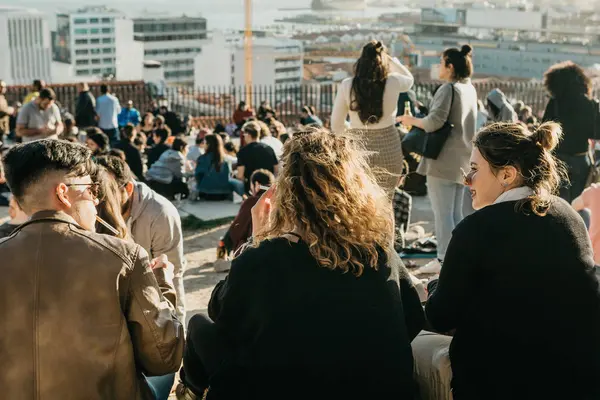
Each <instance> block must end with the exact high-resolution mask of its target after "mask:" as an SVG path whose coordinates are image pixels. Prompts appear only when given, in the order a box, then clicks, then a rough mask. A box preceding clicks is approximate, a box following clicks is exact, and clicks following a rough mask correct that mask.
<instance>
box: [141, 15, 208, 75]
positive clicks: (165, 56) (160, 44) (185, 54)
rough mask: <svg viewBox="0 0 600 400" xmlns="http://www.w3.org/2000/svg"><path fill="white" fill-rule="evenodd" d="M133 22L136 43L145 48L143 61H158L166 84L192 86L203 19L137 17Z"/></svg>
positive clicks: (201, 37)
mask: <svg viewBox="0 0 600 400" xmlns="http://www.w3.org/2000/svg"><path fill="white" fill-rule="evenodd" d="M133 23H134V26H133V31H134V37H135V40H136V41H139V42H141V43H143V46H144V60H146V61H159V62H160V63H161V64H162V67H163V68H164V71H165V80H166V82H167V83H170V84H188V85H189V84H193V83H194V57H195V56H196V55H197V54H198V53H200V51H201V43H202V42H203V41H204V40H205V39H206V19H205V18H200V17H186V16H182V17H177V18H169V17H166V18H137V19H134V21H133Z"/></svg>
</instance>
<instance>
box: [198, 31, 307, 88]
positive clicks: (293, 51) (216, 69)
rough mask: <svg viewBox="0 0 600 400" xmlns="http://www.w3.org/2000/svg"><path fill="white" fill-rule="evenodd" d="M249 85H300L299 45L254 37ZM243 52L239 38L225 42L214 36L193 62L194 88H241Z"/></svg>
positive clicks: (301, 59) (301, 56) (219, 35)
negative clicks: (250, 81) (230, 86)
mask: <svg viewBox="0 0 600 400" xmlns="http://www.w3.org/2000/svg"><path fill="white" fill-rule="evenodd" d="M252 59H253V61H252V66H253V68H252V81H253V84H255V85H300V84H301V83H302V77H303V65H304V48H303V46H302V42H300V41H298V40H293V39H287V38H279V37H254V38H253V43H252ZM245 64H246V63H245V52H244V42H243V37H242V36H239V35H238V36H237V37H236V38H235V39H234V40H228V39H227V38H226V37H225V35H224V34H222V33H220V32H215V33H214V34H213V37H212V40H211V41H210V42H208V43H207V44H205V45H203V46H202V52H201V53H200V54H198V55H197V56H196V58H195V61H194V85H195V87H196V88H198V87H202V86H229V85H235V86H237V85H244V84H245Z"/></svg>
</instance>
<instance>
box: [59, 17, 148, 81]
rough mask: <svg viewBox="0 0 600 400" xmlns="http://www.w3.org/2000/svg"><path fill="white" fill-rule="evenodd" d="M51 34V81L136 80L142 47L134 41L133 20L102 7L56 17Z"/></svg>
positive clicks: (141, 58) (141, 72)
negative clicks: (53, 63)
mask: <svg viewBox="0 0 600 400" xmlns="http://www.w3.org/2000/svg"><path fill="white" fill-rule="evenodd" d="M56 19H57V24H56V26H57V30H56V32H53V59H54V61H55V63H59V64H62V65H56V66H54V68H53V73H54V75H55V76H54V81H61V82H73V81H91V80H100V79H103V78H105V77H110V76H114V77H115V78H116V79H118V80H139V79H142V75H143V48H142V46H141V44H140V43H137V42H135V41H134V40H133V21H132V20H130V19H128V18H126V17H125V16H124V15H123V14H122V13H121V12H119V11H117V10H113V9H108V8H105V7H87V8H82V9H79V10H77V11H75V12H72V13H66V14H64V13H63V14H57V15H56Z"/></svg>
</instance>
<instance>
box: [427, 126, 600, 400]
mask: <svg viewBox="0 0 600 400" xmlns="http://www.w3.org/2000/svg"><path fill="white" fill-rule="evenodd" d="M561 135H562V132H561V129H560V126H559V125H558V124H554V123H545V124H543V125H541V126H540V127H539V128H538V129H537V130H536V131H534V132H529V131H528V130H527V129H526V128H524V127H523V126H521V125H519V124H513V123H497V124H492V125H489V126H487V127H485V128H484V129H483V130H481V131H480V132H479V134H478V135H477V136H476V138H475V140H474V143H473V151H472V154H471V159H470V165H471V167H470V171H469V172H468V173H466V174H465V176H464V178H465V184H466V185H468V187H469V190H470V193H471V198H472V201H473V208H475V209H476V210H478V211H477V212H475V213H474V214H472V215H470V216H469V217H467V218H466V219H465V220H464V221H463V222H461V223H460V224H459V225H458V226H457V227H456V229H455V230H454V232H453V235H452V239H451V241H450V245H449V247H448V252H447V255H446V259H445V262H444V268H442V271H441V274H440V278H439V281H433V282H431V283H430V285H429V293H430V298H429V300H428V301H427V305H426V307H425V311H426V315H427V318H428V320H429V322H430V324H431V326H432V327H433V328H434V329H436V330H437V331H439V332H450V331H452V332H454V336H453V339H452V345H451V346H450V360H451V364H452V372H453V378H452V389H453V391H452V394H453V398H454V399H455V400H463V399H469V400H470V399H492V400H494V399H498V400H500V399H515V398H520V399H521V398H522V399H598V398H600V386H598V385H597V377H598V375H599V374H600V293H599V291H598V281H597V279H596V277H595V274H594V272H595V268H594V261H593V258H592V255H593V254H592V249H591V245H590V240H589V238H588V235H587V231H586V228H585V226H584V224H583V220H582V219H581V217H580V216H579V215H578V214H577V213H576V212H575V211H574V210H573V209H571V207H570V206H569V204H567V203H566V202H565V201H563V200H562V199H560V198H558V197H556V196H555V195H554V193H556V191H557V190H558V187H559V184H560V182H561V180H562V179H563V177H564V176H565V171H564V168H563V166H562V165H561V163H560V162H559V161H558V160H557V159H556V158H555V156H554V155H553V153H552V151H553V149H554V148H555V147H556V145H557V144H558V142H559V140H560V138H561Z"/></svg>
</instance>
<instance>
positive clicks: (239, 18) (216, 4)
mask: <svg viewBox="0 0 600 400" xmlns="http://www.w3.org/2000/svg"><path fill="white" fill-rule="evenodd" d="M310 3H311V0H253V24H254V27H255V28H257V29H260V28H262V27H265V26H268V25H271V24H273V23H275V21H276V20H278V19H282V18H289V17H294V16H298V15H302V14H313V15H320V16H324V15H331V16H341V17H343V18H348V19H350V18H373V17H377V16H379V15H381V14H386V13H397V12H403V11H406V10H407V8H406V7H403V6H402V5H401V3H402V0H398V3H399V5H398V6H397V7H384V8H379V7H369V8H367V9H366V10H364V11H343V10H342V11H312V10H311V9H310ZM101 4H104V5H106V6H108V7H112V8H115V9H118V10H120V11H122V12H124V13H125V14H127V15H128V16H130V17H138V16H142V15H145V16H165V15H169V16H181V15H183V14H185V15H188V16H199V15H201V16H203V17H205V18H207V20H208V28H209V29H210V30H214V29H220V30H229V29H243V27H244V1H243V0H120V1H115V0H106V1H102V2H101ZM2 5H3V6H20V7H31V8H36V9H38V10H40V11H42V12H44V13H46V14H47V15H48V21H49V22H50V27H51V29H54V26H55V20H56V18H55V17H54V14H55V13H56V12H59V11H60V12H64V11H70V10H75V9H78V8H80V7H83V6H85V5H86V2H85V0H84V1H80V0H57V1H52V2H47V1H44V2H42V1H39V0H4V1H2Z"/></svg>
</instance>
